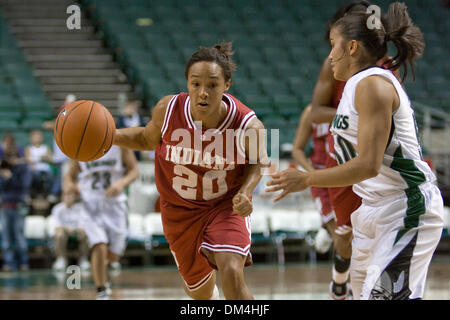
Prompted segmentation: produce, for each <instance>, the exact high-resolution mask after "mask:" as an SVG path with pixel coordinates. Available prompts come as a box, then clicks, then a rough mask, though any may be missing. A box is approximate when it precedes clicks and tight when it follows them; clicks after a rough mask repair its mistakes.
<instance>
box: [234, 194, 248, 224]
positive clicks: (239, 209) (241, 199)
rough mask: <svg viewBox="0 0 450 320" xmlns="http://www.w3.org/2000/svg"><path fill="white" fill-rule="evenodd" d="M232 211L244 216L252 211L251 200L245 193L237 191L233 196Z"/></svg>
mask: <svg viewBox="0 0 450 320" xmlns="http://www.w3.org/2000/svg"><path fill="white" fill-rule="evenodd" d="M233 211H234V212H236V213H237V214H238V215H240V216H241V217H244V218H245V217H247V216H249V215H250V214H251V213H252V211H253V204H252V201H251V200H250V198H249V197H248V196H247V195H246V194H245V193H241V192H238V193H237V194H236V195H235V196H234V197H233Z"/></svg>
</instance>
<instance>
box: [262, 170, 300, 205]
mask: <svg viewBox="0 0 450 320" xmlns="http://www.w3.org/2000/svg"><path fill="white" fill-rule="evenodd" d="M307 175H308V174H307V173H305V172H301V171H299V170H297V169H294V168H289V169H286V170H283V171H280V172H277V173H275V174H273V175H272V180H271V181H269V182H267V186H271V188H268V189H266V192H275V191H279V190H283V192H282V193H280V194H279V195H278V196H277V197H276V198H275V200H273V201H274V202H277V201H279V200H281V199H283V198H284V197H285V196H286V195H287V194H289V193H291V192H299V191H302V190H305V189H306V188H307V187H308V185H307V184H306V178H307Z"/></svg>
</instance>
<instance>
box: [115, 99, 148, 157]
mask: <svg viewBox="0 0 450 320" xmlns="http://www.w3.org/2000/svg"><path fill="white" fill-rule="evenodd" d="M140 104H141V102H140V101H138V100H131V101H127V102H126V103H125V106H124V108H123V112H122V114H121V115H120V116H119V118H118V119H117V128H118V129H122V128H130V127H144V126H145V125H146V124H147V123H146V122H144V119H143V118H142V117H141V115H140V114H139V112H138V110H139V107H140ZM134 154H135V155H136V159H137V160H138V161H139V160H141V153H140V152H139V151H134Z"/></svg>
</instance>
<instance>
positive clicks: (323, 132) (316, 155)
mask: <svg viewBox="0 0 450 320" xmlns="http://www.w3.org/2000/svg"><path fill="white" fill-rule="evenodd" d="M328 131H329V124H328V123H321V124H315V123H312V121H311V105H308V106H307V107H306V108H305V110H304V111H303V112H302V114H301V116H300V121H299V125H298V128H297V132H296V136H295V140H294V144H293V148H292V157H293V158H294V160H295V161H296V162H297V163H298V164H299V165H300V166H302V168H303V169H305V170H307V171H313V170H316V169H324V168H325V167H326V163H327V157H328V146H327V136H328ZM310 137H311V138H312V141H313V145H314V146H313V149H312V153H311V156H310V157H309V160H308V158H307V156H306V154H305V147H306V145H307V143H308V140H309V138H310ZM311 195H312V197H313V199H314V201H315V203H316V206H317V208H318V210H319V212H320V215H321V218H322V223H323V225H324V227H325V228H326V229H327V230H328V232H329V233H330V234H333V232H334V229H335V223H334V212H333V208H332V206H331V202H330V196H329V194H328V189H327V188H311ZM316 249H318V250H319V248H318V247H316ZM319 251H322V250H319ZM323 251H326V250H323Z"/></svg>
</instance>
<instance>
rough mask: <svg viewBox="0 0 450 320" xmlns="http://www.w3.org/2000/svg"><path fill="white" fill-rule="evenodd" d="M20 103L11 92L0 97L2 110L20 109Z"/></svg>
mask: <svg viewBox="0 0 450 320" xmlns="http://www.w3.org/2000/svg"><path fill="white" fill-rule="evenodd" d="M18 105H19V104H18V101H17V99H15V98H14V96H13V95H12V94H10V93H9V92H8V93H6V94H2V95H0V109H4V108H7V109H11V108H17V107H18Z"/></svg>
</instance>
